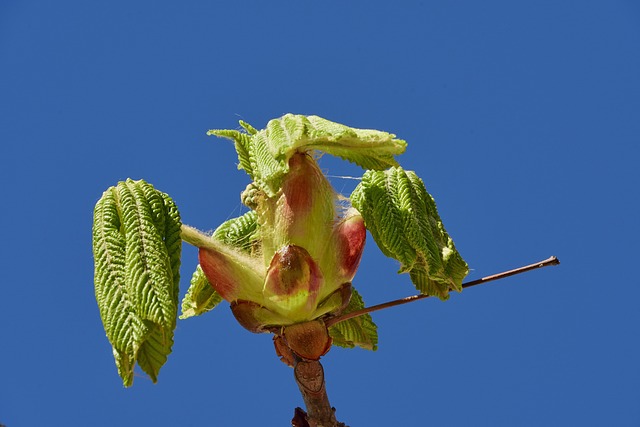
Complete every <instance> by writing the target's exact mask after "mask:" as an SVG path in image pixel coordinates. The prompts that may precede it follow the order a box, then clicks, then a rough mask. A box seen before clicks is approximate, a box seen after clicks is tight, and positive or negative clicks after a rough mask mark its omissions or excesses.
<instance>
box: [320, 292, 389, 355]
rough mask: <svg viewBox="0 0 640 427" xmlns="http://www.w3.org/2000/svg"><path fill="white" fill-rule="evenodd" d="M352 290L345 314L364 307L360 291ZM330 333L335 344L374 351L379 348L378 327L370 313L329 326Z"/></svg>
mask: <svg viewBox="0 0 640 427" xmlns="http://www.w3.org/2000/svg"><path fill="white" fill-rule="evenodd" d="M352 292H353V293H352V294H351V300H350V301H349V305H348V306H347V308H346V309H345V311H344V313H343V314H347V313H351V312H352V311H356V310H360V309H362V308H364V301H363V300H362V297H361V296H360V294H359V293H358V291H356V290H355V289H352ZM329 335H330V336H331V338H332V339H333V344H335V345H337V346H339V347H346V348H353V347H355V346H358V347H361V348H364V349H366V350H374V351H375V350H377V348H378V328H377V326H376V324H375V323H373V319H372V318H371V315H370V314H364V315H362V316H358V317H354V318H352V319H348V320H345V321H343V322H339V323H336V324H335V325H333V326H331V327H330V328H329Z"/></svg>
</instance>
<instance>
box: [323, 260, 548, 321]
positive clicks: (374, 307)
mask: <svg viewBox="0 0 640 427" xmlns="http://www.w3.org/2000/svg"><path fill="white" fill-rule="evenodd" d="M558 264H560V261H559V260H558V258H556V257H555V256H552V257H549V258H547V259H545V260H543V261H540V262H536V263H534V264H529V265H525V266H524V267H519V268H516V269H513V270H509V271H503V272H502V273H498V274H493V275H491V276H486V277H483V278H481V279H478V280H472V281H471V282H467V283H463V284H462V287H463V288H470V287H471V286H476V285H481V284H483V283H487V282H491V281H494V280H499V279H504V278H505V277H509V276H513V275H516V274H520V273H526V272H527V271H531V270H536V269H538V268H542V267H547V266H549V265H558ZM430 296H431V295H427V294H420V295H412V296H410V297H406V298H401V299H397V300H393V301H388V302H385V303H382V304H377V305H372V306H371V307H365V308H363V309H361V310H355V311H352V312H350V313H346V314H343V315H342V316H336V317H332V318H330V319H327V320H326V321H325V324H326V325H327V327H330V326H333V325H335V324H336V323H339V322H344V321H345V320H349V319H353V318H354V317H358V316H362V315H363V314H367V313H372V312H374V311H378V310H382V309H385V308H389V307H395V306H396V305H402V304H407V303H410V302H413V301H417V300H420V299H424V298H429V297H430Z"/></svg>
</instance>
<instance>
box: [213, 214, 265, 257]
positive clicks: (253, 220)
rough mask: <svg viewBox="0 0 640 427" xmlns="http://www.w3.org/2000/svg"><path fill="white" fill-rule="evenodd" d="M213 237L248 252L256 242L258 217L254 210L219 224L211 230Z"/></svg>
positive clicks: (257, 237)
mask: <svg viewBox="0 0 640 427" xmlns="http://www.w3.org/2000/svg"><path fill="white" fill-rule="evenodd" d="M212 237H213V238H214V239H216V240H219V241H221V242H222V243H224V244H226V245H229V246H233V247H234V248H238V249H241V250H243V251H244V252H248V253H250V252H251V250H252V249H254V248H255V245H256V244H257V242H258V239H259V236H258V218H257V215H256V212H255V211H249V212H247V213H245V214H244V215H242V216H239V217H237V218H232V219H230V220H228V221H225V222H223V223H222V224H220V226H219V227H218V228H216V230H215V231H214V232H213V236H212Z"/></svg>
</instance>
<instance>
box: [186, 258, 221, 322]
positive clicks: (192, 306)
mask: <svg viewBox="0 0 640 427" xmlns="http://www.w3.org/2000/svg"><path fill="white" fill-rule="evenodd" d="M221 301H222V297H221V296H220V294H219V293H218V292H216V291H215V289H213V287H212V286H211V284H210V283H209V281H208V280H207V277H206V276H205V275H204V272H203V271H202V267H200V265H198V266H197V267H196V271H194V272H193V276H192V277H191V286H189V290H188V291H187V294H186V295H185V296H184V298H183V299H182V315H181V316H180V319H188V318H189V317H193V316H199V315H201V314H203V313H206V312H208V311H211V310H213V309H214V308H215V307H216V306H217V305H218V304H220V302H221Z"/></svg>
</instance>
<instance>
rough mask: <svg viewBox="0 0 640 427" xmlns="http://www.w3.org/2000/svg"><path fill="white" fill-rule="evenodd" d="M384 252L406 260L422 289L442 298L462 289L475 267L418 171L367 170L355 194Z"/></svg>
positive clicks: (404, 267) (354, 199)
mask: <svg viewBox="0 0 640 427" xmlns="http://www.w3.org/2000/svg"><path fill="white" fill-rule="evenodd" d="M351 203H352V204H353V206H354V207H355V208H356V209H358V211H360V213H361V214H362V216H363V218H364V221H365V225H366V227H367V229H368V230H369V231H370V232H371V235H372V236H373V239H374V240H375V242H376V243H377V244H378V246H379V247H380V249H381V250H382V252H383V253H384V254H385V255H387V256H389V257H391V258H394V259H397V260H398V261H400V263H401V267H400V271H399V273H407V272H408V273H409V276H410V277H411V281H412V282H413V284H414V285H415V286H416V288H417V289H418V290H419V291H420V292H421V293H425V294H429V295H433V296H437V297H439V298H440V299H443V300H445V299H447V298H448V297H449V290H456V291H461V290H462V280H463V279H464V277H465V276H466V275H467V274H468V272H469V268H468V266H467V264H466V262H465V261H464V260H463V259H462V257H461V256H460V254H459V253H458V251H457V250H456V248H455V246H454V244H453V240H452V239H451V238H450V237H449V235H448V234H447V232H446V230H445V229H444V226H443V224H442V221H441V219H440V216H439V215H438V211H437V209H436V204H435V201H434V200H433V197H431V195H430V194H429V193H427V190H426V188H425V186H424V183H423V182H422V180H421V179H420V178H418V176H417V175H416V174H415V173H414V172H412V171H405V170H404V169H402V168H401V167H392V168H390V169H388V170H386V171H367V172H366V173H365V174H364V176H363V177H362V181H361V182H360V184H358V186H357V187H356V189H355V190H354V191H353V193H352V194H351Z"/></svg>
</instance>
